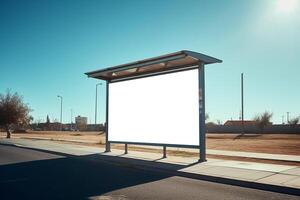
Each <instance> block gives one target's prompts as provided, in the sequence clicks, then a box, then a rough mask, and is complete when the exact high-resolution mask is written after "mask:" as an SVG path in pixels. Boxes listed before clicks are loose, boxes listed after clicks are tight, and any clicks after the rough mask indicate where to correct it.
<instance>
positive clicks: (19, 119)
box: [0, 90, 32, 138]
mask: <svg viewBox="0 0 300 200" xmlns="http://www.w3.org/2000/svg"><path fill="white" fill-rule="evenodd" d="M30 111H31V109H30V108H29V107H28V105H27V104H25V103H24V102H23V98H22V96H20V95H19V94H18V93H14V94H12V93H11V92H10V91H9V90H8V91H7V92H6V94H0V126H3V127H4V128H5V130H6V132H7V136H6V137H7V138H10V136H11V134H10V128H11V126H12V125H17V126H25V125H28V124H29V123H30V121H31V120H32V117H31V116H30V115H29V113H30Z"/></svg>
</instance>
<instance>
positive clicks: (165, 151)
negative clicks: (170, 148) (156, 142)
mask: <svg viewBox="0 0 300 200" xmlns="http://www.w3.org/2000/svg"><path fill="white" fill-rule="evenodd" d="M166 157H167V146H166V145H164V146H163V158H166Z"/></svg>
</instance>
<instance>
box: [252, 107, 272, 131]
mask: <svg viewBox="0 0 300 200" xmlns="http://www.w3.org/2000/svg"><path fill="white" fill-rule="evenodd" d="M272 116H273V113H270V112H268V111H265V112H264V113H262V114H260V115H257V116H256V117H254V121H255V122H256V125H257V126H258V128H259V129H260V131H261V133H262V132H263V130H264V128H265V126H267V125H269V124H271V118H272Z"/></svg>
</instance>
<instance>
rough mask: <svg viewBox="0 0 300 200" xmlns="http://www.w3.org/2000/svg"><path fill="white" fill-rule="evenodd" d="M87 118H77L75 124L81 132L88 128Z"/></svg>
mask: <svg viewBox="0 0 300 200" xmlns="http://www.w3.org/2000/svg"><path fill="white" fill-rule="evenodd" d="M87 120H88V118H87V117H81V116H80V115H78V116H77V117H75V124H76V127H77V129H79V130H85V129H86V126H87Z"/></svg>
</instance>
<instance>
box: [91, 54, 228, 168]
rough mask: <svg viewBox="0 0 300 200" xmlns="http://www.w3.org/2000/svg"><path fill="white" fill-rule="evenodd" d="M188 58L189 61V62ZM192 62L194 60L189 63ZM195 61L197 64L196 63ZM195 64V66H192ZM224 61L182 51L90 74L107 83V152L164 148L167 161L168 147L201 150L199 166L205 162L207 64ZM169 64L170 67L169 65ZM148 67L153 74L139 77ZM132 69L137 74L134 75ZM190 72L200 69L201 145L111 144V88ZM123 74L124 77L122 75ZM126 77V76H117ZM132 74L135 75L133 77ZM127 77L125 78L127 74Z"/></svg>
mask: <svg viewBox="0 0 300 200" xmlns="http://www.w3.org/2000/svg"><path fill="white" fill-rule="evenodd" d="M186 58H189V59H186ZM190 58H192V59H190ZM193 59H194V60H193ZM191 60H192V62H191ZM174 61H179V63H181V64H179V65H176V64H174V65H173V67H169V68H167V69H166V68H163V67H161V68H160V69H159V68H158V69H157V67H156V68H155V70H152V71H151V67H152V66H154V65H156V66H159V65H160V64H161V65H162V66H166V65H167V64H168V62H170V63H171V62H174ZM221 62H222V60H219V59H216V58H213V57H210V56H206V55H204V54H200V53H197V52H192V51H180V52H175V53H172V54H167V55H163V56H159V57H155V58H150V59H146V60H141V61H137V62H133V63H129V64H123V65H119V66H116V67H110V68H106V69H102V70H97V71H93V72H88V73H86V75H88V77H92V78H97V79H101V80H104V81H106V125H105V132H106V139H105V141H106V143H105V152H110V151H111V144H114V143H115V144H124V145H125V154H127V153H128V145H129V144H133V145H149V146H162V147H163V158H165V157H166V147H181V148H196V149H199V160H198V161H199V162H205V161H206V132H205V130H206V127H205V68H204V67H205V64H212V63H221ZM166 63H167V64H166ZM145 67H148V69H150V71H148V72H147V71H146V72H144V73H139V69H141V68H145ZM132 69H136V71H133V72H132ZM191 69H198V93H199V95H198V100H199V103H198V104H199V145H182V144H162V143H145V142H124V141H109V140H108V136H109V131H108V126H109V121H108V119H109V117H108V116H109V109H108V108H109V84H110V83H115V82H120V81H128V80H133V79H138V78H146V77H151V76H157V75H162V74H169V73H178V72H182V71H187V70H191ZM120 72H121V73H120ZM124 72H126V73H127V75H125V76H124V75H118V73H120V74H122V73H123V74H124ZM131 72H132V73H131ZM126 73H125V74H126Z"/></svg>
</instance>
